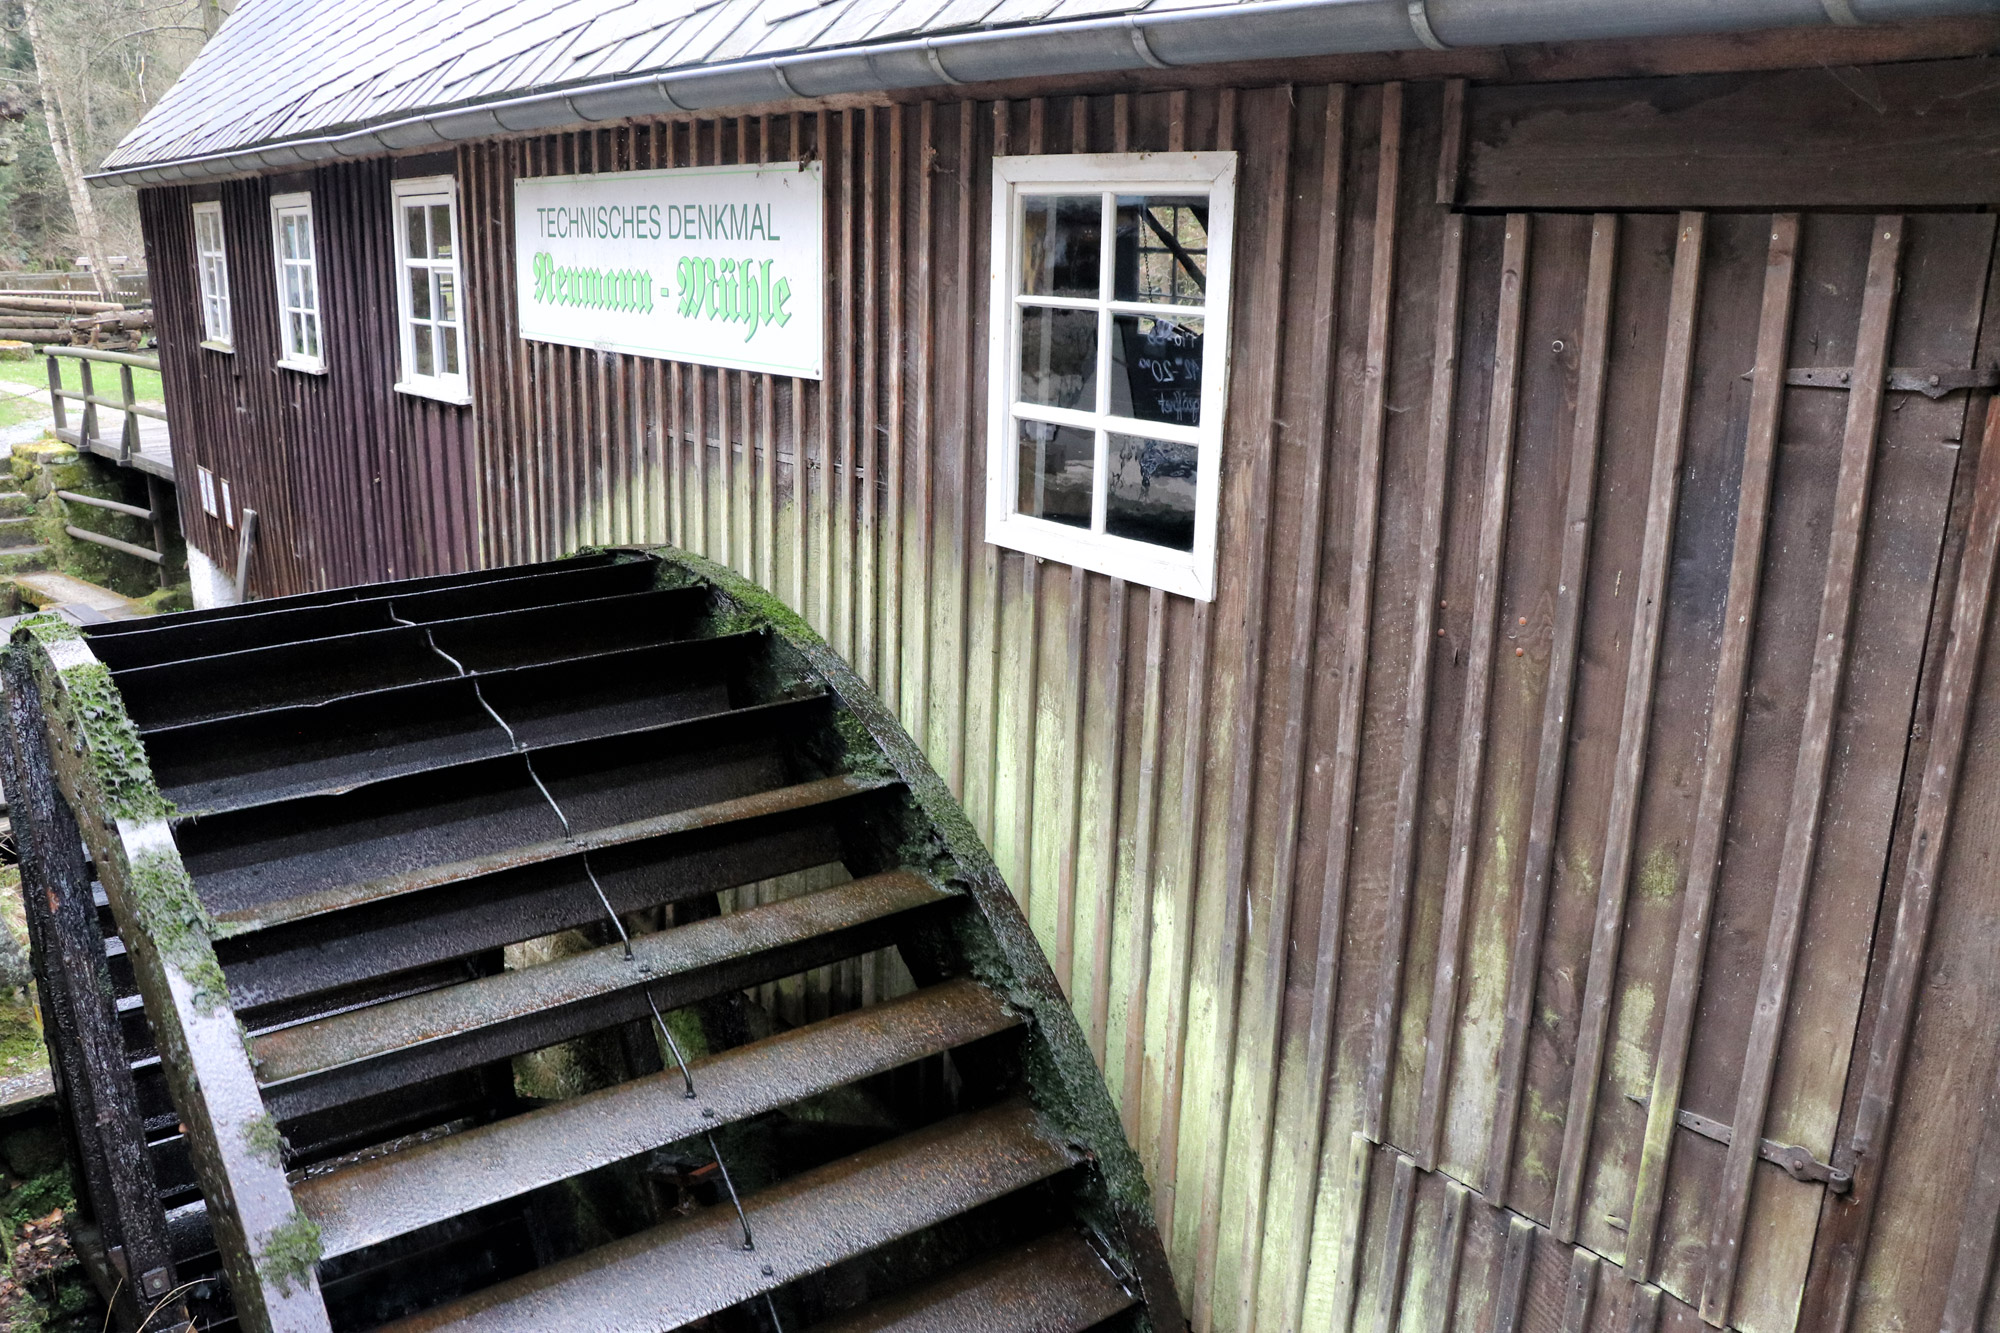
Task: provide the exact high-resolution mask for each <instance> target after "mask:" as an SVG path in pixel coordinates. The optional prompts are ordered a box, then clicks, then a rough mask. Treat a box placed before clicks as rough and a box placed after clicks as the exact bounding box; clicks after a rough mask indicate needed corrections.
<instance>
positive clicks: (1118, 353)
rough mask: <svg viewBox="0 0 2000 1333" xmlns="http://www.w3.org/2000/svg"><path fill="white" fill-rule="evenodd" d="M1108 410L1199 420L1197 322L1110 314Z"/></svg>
mask: <svg viewBox="0 0 2000 1333" xmlns="http://www.w3.org/2000/svg"><path fill="white" fill-rule="evenodd" d="M1112 323H1113V324H1115V325H1116V326H1117V327H1116V331H1115V336H1114V338H1113V340H1112V344H1111V356H1112V363H1113V364H1112V367H1111V413H1112V415H1113V416H1121V417H1132V418H1136V419H1137V420H1140V421H1165V422H1169V423H1171V424H1173V425H1177V426H1199V425H1200V424H1201V359H1202V321H1201V320H1200V319H1198V318H1180V319H1162V318H1159V317H1157V316H1153V315H1113V316H1112Z"/></svg>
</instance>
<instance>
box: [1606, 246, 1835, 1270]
mask: <svg viewBox="0 0 2000 1333" xmlns="http://www.w3.org/2000/svg"><path fill="white" fill-rule="evenodd" d="M1798 243H1799V220H1798V216H1797V215H1796V214H1781V215H1779V216H1778V217H1776V218H1774V219H1773V220H1772V223H1771V249H1770V256H1769V259H1768V260H1767V261H1766V265H1765V270H1764V303H1763V309H1762V312H1761V313H1760V314H1759V316H1758V323H1757V364H1756V366H1755V367H1753V369H1752V374H1753V375H1754V376H1755V387H1754V388H1753V389H1752V391H1751V396H1750V419H1749V425H1748V434H1747V438H1746V440H1745V442H1744V446H1743V477H1742V482H1741V484H1740V486H1739V488H1738V490H1737V500H1736V542H1735V549H1734V552H1733V554H1732V557H1731V560H1730V567H1729V598H1728V601H1727V602H1726V603H1725V605H1724V609H1723V616H1722V652H1721V656H1720V658H1719V660H1718V661H1717V663H1716V670H1715V694H1714V699H1715V704H1714V708H1715V712H1714V716H1713V717H1712V718H1711V719H1710V721H1709V738H1708V747H1707V750H1706V752H1705V753H1704V754H1703V756H1702V773H1701V796H1700V798H1699V803H1698V805H1697V807H1696V813H1695V833H1694V843H1693V846H1692V848H1691V849H1690V851H1689V854H1688V882H1687V889H1686V891H1685V894H1684V896H1683V898H1682V901H1681V927H1680V936H1679V939H1678V940H1677V942H1676V944H1675V946H1674V970H1673V980H1672V982H1671V984H1670V986H1669V988H1668V991H1667V1012H1666V1017H1665V1019H1664V1021H1663V1022H1662V1024H1661V1028H1660V1047H1659V1060H1658V1063H1657V1064H1656V1065H1655V1066H1654V1070H1653V1092H1652V1099H1651V1101H1650V1102H1649V1103H1648V1104H1647V1109H1646V1140H1645V1147H1644V1150H1643V1155H1642V1156H1641V1158H1640V1161H1639V1177H1638V1182H1637V1184H1636V1185H1635V1186H1634V1190H1633V1200H1632V1217H1631V1230H1630V1233H1629V1235H1630V1240H1629V1245H1628V1247H1627V1249H1626V1257H1625V1268H1626V1271H1627V1272H1628V1273H1630V1274H1631V1275H1632V1278H1633V1280H1634V1281H1637V1282H1644V1281H1647V1280H1648V1278H1649V1276H1650V1275H1651V1274H1652V1272H1653V1271H1654V1269H1653V1244H1654V1238H1655V1235H1656V1228H1657V1227H1658V1225H1659V1218H1660V1206H1661V1203H1662V1202H1663V1200H1664V1198H1665V1193H1666V1176H1667V1164H1668V1155H1669V1153H1670V1152H1671V1151H1672V1149H1673V1138H1674V1133H1675V1131H1676V1129H1677V1128H1678V1115H1679V1112H1680V1109H1681V1077H1682V1074H1683V1072H1684V1070H1685V1067H1686V1064H1687V1052H1688V1039H1689V1037H1690V1036H1691V1035H1692V1034H1693V1029H1694V1006H1695V1001H1696V999H1697V998H1698V996H1699V994H1700V991H1701V971H1702V963H1703V960H1704V958H1705V957H1706V953H1707V943H1708V925H1709V916H1710V913H1711V910H1712V908H1713V906H1714V900H1715V884H1716V876H1717V872H1718V871H1719V870H1720V869H1721V865H1722V851H1723V831H1724V830H1725V829H1726V828H1727V827H1728V822H1729V821H1728V815H1729V793H1730V788H1731V787H1732V785H1733V784H1734V782H1735V777H1736V749H1737V741H1738V738H1739V735H1740V727H1741V722H1742V717H1743V701H1744V687H1745V685H1746V684H1747V683H1748V681H1749V677H1750V636H1751V631H1752V629H1753V627H1754V626H1755V623H1756V619H1757V596H1758V591H1759V588H1760V586H1761V584H1762V581H1763V572H1764V534H1765V530H1766V528H1767V527H1768V525H1769V519H1770V513H1771V477H1772V470H1773V467H1774V465H1775V463H1776V461H1777V446H1778V413H1779V408H1780V406H1781V404H1782V402H1783V399H1784V383H1785V369H1786V367H1785V357H1786V352H1787V343H1788V339H1789V337H1790V334H1791V323H1792V286H1793V269H1794V267H1795V263H1794V261H1795V259H1796V257H1797V251H1798Z"/></svg>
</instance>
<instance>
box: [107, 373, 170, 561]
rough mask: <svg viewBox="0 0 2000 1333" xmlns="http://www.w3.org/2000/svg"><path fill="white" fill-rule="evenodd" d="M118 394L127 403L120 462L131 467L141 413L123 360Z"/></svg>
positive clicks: (137, 447)
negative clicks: (134, 409) (133, 406)
mask: <svg viewBox="0 0 2000 1333" xmlns="http://www.w3.org/2000/svg"><path fill="white" fill-rule="evenodd" d="M118 396H119V399H120V400H121V401H122V402H123V403H124V404H125V429H124V430H122V431H120V432H119V434H118V463H119V466H121V467H131V466H132V455H133V454H136V453H138V452H139V414H138V413H137V412H134V411H133V410H132V404H133V403H134V402H136V401H137V400H138V395H137V394H136V393H135V392H134V391H133V388H132V367H131V366H129V365H126V364H125V363H124V362H123V361H121V362H119V363H118ZM161 549H164V548H161Z"/></svg>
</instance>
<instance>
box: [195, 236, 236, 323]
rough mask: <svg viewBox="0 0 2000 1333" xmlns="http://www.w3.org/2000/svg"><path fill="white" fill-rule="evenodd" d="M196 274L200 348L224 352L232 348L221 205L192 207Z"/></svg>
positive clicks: (226, 256)
mask: <svg viewBox="0 0 2000 1333" xmlns="http://www.w3.org/2000/svg"><path fill="white" fill-rule="evenodd" d="M194 260H195V273H196V275H197V278H198V279H199V281H200V283H201V333H202V343H201V345H202V346H203V347H212V348H214V349H215V350H216V351H218V352H227V351H229V350H231V348H232V346H233V339H232V336H231V332H230V323H229V256H228V255H227V254H226V253H225V252H224V250H223V247H222V205H221V204H196V205H195V206H194Z"/></svg>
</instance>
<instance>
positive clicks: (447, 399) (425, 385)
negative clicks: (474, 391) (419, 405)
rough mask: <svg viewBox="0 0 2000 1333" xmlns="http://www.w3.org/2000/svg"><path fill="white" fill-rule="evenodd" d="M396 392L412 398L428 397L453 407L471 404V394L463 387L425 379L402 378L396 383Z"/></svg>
mask: <svg viewBox="0 0 2000 1333" xmlns="http://www.w3.org/2000/svg"><path fill="white" fill-rule="evenodd" d="M396 392H397V393H406V394H408V395H410V397H412V398H429V399H433V400H434V401H436V402H440V403H450V404H451V405H452V406H454V407H470V406H472V395H471V394H470V393H468V392H466V391H465V390H464V389H460V388H455V387H453V386H450V385H445V384H436V383H431V382H429V381H426V380H403V381H402V382H400V383H398V384H397V385H396Z"/></svg>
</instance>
